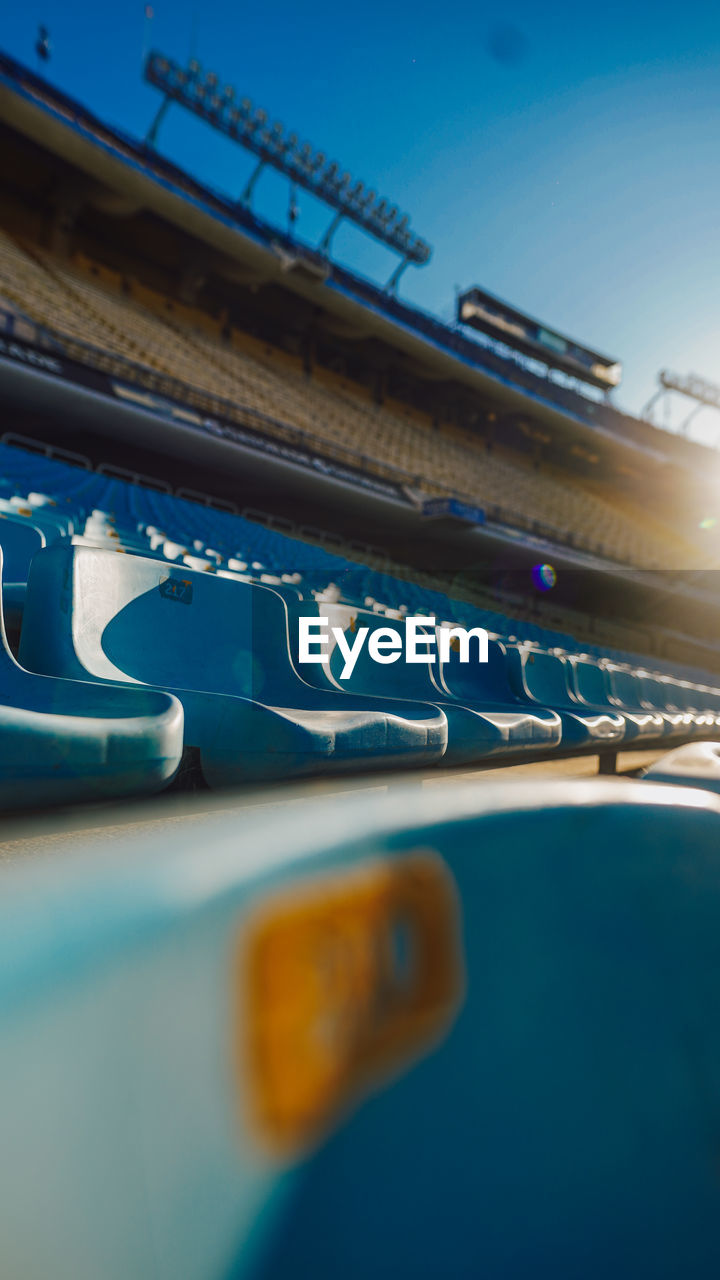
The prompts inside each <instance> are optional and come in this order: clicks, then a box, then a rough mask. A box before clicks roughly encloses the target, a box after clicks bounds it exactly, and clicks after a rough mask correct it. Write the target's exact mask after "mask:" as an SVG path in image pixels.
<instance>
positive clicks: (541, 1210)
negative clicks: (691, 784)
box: [0, 780, 720, 1280]
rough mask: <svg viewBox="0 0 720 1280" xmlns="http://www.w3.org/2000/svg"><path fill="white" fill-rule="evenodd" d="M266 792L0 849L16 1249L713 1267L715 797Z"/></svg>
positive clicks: (605, 1268)
mask: <svg viewBox="0 0 720 1280" xmlns="http://www.w3.org/2000/svg"><path fill="white" fill-rule="evenodd" d="M273 802H274V803H273V806H272V810H271V812H267V809H265V810H264V811H261V813H260V814H253V812H252V810H247V809H246V810H243V809H233V810H232V811H231V812H229V813H225V814H223V813H213V814H211V815H210V816H209V818H207V819H206V820H205V821H203V820H202V818H201V817H200V816H195V817H194V818H193V820H192V821H190V822H189V823H187V824H183V823H182V822H173V823H171V824H170V826H169V827H164V828H162V827H161V828H160V830H159V831H158V832H157V833H156V834H155V836H154V837H152V838H149V839H147V840H146V841H144V842H143V843H142V844H138V841H137V836H136V835H133V837H131V838H128V839H126V840H125V841H123V842H119V841H117V840H114V841H112V842H110V844H109V845H108V842H107V840H106V839H103V837H102V835H101V836H99V837H98V839H97V842H96V843H95V844H92V843H89V844H87V845H86V848H85V850H84V851H83V852H82V853H80V854H76V855H75V856H74V857H73V858H72V859H71V860H68V859H67V858H53V857H46V858H44V859H43V860H42V863H39V862H38V860H33V861H32V862H30V863H28V862H26V861H25V860H21V861H20V863H19V864H18V865H17V866H16V867H15V868H14V869H10V870H9V871H6V872H5V873H4V882H3V894H2V899H1V900H0V1039H1V1040H2V1054H1V1055H0V1132H2V1135H3V1159H2V1163H1V1164H0V1239H2V1242H3V1270H4V1273H5V1274H6V1275H7V1276H8V1277H13V1278H14V1277H22V1280H47V1277H50V1276H53V1277H58V1280H99V1278H100V1277H102V1280H128V1277H151V1276H152V1277H155V1276H158V1275H165V1276H171V1277H172V1280H198V1278H199V1277H202V1280H286V1278H287V1277H295V1276H297V1277H306V1276H307V1277H312V1280H338V1278H339V1277H343V1280H368V1277H370V1276H381V1277H383V1278H385V1277H392V1280H438V1278H439V1277H448V1278H450V1277H452V1278H453V1280H455V1278H456V1277H457V1278H458V1280H459V1278H460V1277H475V1276H482V1277H483V1280H528V1277H530V1276H532V1277H535V1276H537V1277H541V1276H542V1277H545V1276H552V1277H563V1278H565V1277H567V1278H570V1277H573V1278H574V1277H580V1276H582V1277H583V1280H607V1277H608V1276H611V1275H618V1274H619V1275H621V1276H622V1277H631V1276H632V1277H633V1278H634V1280H635V1278H637V1277H642V1280H656V1278H658V1277H667V1278H668V1280H669V1278H670V1277H680V1276H683V1277H684V1276H692V1277H693V1280H714V1277H716V1276H717V1275H718V1273H719V1272H720V1232H718V1203H719V1200H720V1190H719V1189H718V1179H717V1160H716V1142H715V1127H714V1119H713V1117H714V1116H715V1114H716V1109H717V1103H718V1099H719V1098H720V952H719V949H718V927H717V920H718V915H719V914H720V859H719V858H718V847H719V845H720V804H719V803H718V800H717V799H716V798H715V797H714V796H711V795H709V794H706V795H702V794H700V793H698V792H694V793H692V794H691V793H689V792H687V793H685V792H683V791H682V790H681V789H680V788H677V789H673V788H669V787H658V786H653V785H652V784H651V783H649V782H637V783H634V782H627V781H623V782H610V781H603V780H593V781H592V782H585V783H579V782H575V783H573V782H572V781H567V780H566V781H563V782H558V783H552V782H551V783H549V784H548V785H543V784H534V785H532V786H528V785H523V784H517V783H514V784H508V785H507V786H504V787H503V786H499V785H497V784H495V783H493V785H492V786H483V785H478V783H477V782H476V781H474V782H473V783H471V784H468V785H458V784H457V783H454V784H452V785H448V786H444V785H442V784H436V785H434V786H432V787H429V788H421V787H418V786H417V784H414V785H411V786H407V785H403V786H401V787H397V788H391V789H390V790H389V791H387V792H383V793H378V792H377V790H375V791H373V790H372V789H371V790H369V791H366V790H362V791H360V792H358V793H357V794H355V795H348V794H347V793H345V794H341V795H339V796H333V797H326V798H324V799H321V800H317V799H315V800H314V801H313V800H308V798H307V797H305V799H302V800H301V799H297V798H296V799H295V801H294V802H293V801H289V800H288V799H287V798H286V797H284V796H283V795H282V793H279V792H277V791H276V792H275V794H274V796H273ZM49 849H50V851H52V846H49ZM158 1259H160V1260H161V1261H160V1262H159V1261H158Z"/></svg>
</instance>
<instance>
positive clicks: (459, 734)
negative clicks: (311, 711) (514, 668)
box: [291, 603, 560, 764]
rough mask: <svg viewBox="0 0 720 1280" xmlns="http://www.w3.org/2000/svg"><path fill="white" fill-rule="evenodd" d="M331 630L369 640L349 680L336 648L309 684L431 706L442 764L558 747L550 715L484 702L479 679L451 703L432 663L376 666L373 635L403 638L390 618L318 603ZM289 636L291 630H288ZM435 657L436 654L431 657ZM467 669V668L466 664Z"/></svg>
mask: <svg viewBox="0 0 720 1280" xmlns="http://www.w3.org/2000/svg"><path fill="white" fill-rule="evenodd" d="M317 609H318V612H319V614H320V615H321V616H323V617H327V618H328V622H329V625H330V626H331V627H332V626H337V627H340V626H341V627H343V629H344V634H345V637H346V640H347V642H348V644H352V643H353V640H354V637H355V635H356V633H357V631H358V629H359V628H360V627H367V628H368V633H369V634H368V638H367V640H366V642H365V644H364V646H363V648H362V650H361V652H360V656H359V657H358V659H357V662H356V664H355V666H354V668H353V671H352V673H351V675H350V676H349V678H348V679H347V680H343V679H341V674H340V673H341V671H342V669H343V666H344V661H345V660H344V658H343V655H342V652H341V650H340V648H339V646H335V647H334V648H332V651H331V653H330V661H329V663H328V665H327V667H322V666H320V665H318V666H309V667H308V673H309V675H308V678H309V679H315V680H316V682H317V683H320V682H322V681H325V682H326V684H327V683H328V682H329V683H330V684H331V685H332V686H333V687H335V688H337V689H343V688H347V689H348V690H350V691H352V692H354V693H360V694H366V695H367V694H370V693H374V694H378V695H380V696H382V697H383V698H386V699H398V698H402V699H418V700H422V699H425V700H426V701H430V700H431V699H432V700H433V701H434V703H435V705H436V706H438V707H439V708H440V709H441V710H442V712H443V713H444V714H445V716H446V718H447V723H448V745H447V751H446V753H445V757H444V763H446V764H459V763H464V762H469V761H472V760H480V759H483V758H484V757H486V756H494V755H503V756H506V755H512V754H513V753H517V752H523V753H527V752H528V751H542V750H546V749H548V748H552V747H554V746H556V745H557V744H558V743H559V741H560V722H559V719H558V717H557V716H555V715H553V713H552V712H550V713H547V714H543V713H538V714H535V713H534V711H529V710H526V711H523V709H522V708H520V707H518V706H517V704H509V703H505V702H503V701H501V700H500V699H498V698H497V697H493V698H492V699H488V700H487V704H486V701H485V699H484V698H483V696H482V687H481V686H482V681H483V676H482V675H479V676H478V682H479V683H478V687H476V688H474V690H473V693H474V696H473V698H472V700H466V699H465V698H463V697H457V698H456V697H455V696H454V694H453V693H451V692H450V691H449V690H448V689H447V688H446V687H445V686H443V685H442V683H441V682H440V680H439V677H438V678H437V680H436V678H435V676H434V669H435V668H436V667H437V666H438V663H437V661H436V662H435V664H430V663H417V664H415V663H407V662H405V660H404V657H401V658H400V659H399V660H398V661H397V662H395V663H393V664H391V665H390V664H388V665H381V664H378V663H376V662H375V661H374V660H373V659H372V657H371V656H370V652H369V639H370V636H371V635H372V634H373V633H374V632H377V631H385V630H390V631H391V632H394V633H395V634H396V635H398V636H399V637H400V639H401V641H402V640H403V638H404V634H405V625H406V624H405V622H404V620H402V619H393V618H388V617H386V616H384V615H378V614H374V613H370V612H369V611H367V610H363V609H354V608H352V607H351V606H349V605H343V604H339V605H333V604H326V603H322V604H319V605H318V606H317ZM306 610H307V606H306V605H305V604H304V603H303V604H301V605H298V606H297V607H296V608H295V609H294V614H293V616H295V617H297V616H298V615H300V614H302V613H304V612H306ZM291 634H292V629H291ZM435 656H436V657H437V654H436V655H435ZM468 665H470V664H468ZM472 666H473V668H474V669H475V670H477V671H481V670H482V668H483V664H479V663H477V662H474V663H473V664H472Z"/></svg>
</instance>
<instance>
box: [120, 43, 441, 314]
mask: <svg viewBox="0 0 720 1280" xmlns="http://www.w3.org/2000/svg"><path fill="white" fill-rule="evenodd" d="M145 79H146V80H147V81H148V82H149V83H150V84H152V85H154V86H155V87H156V88H157V89H160V91H161V92H162V93H163V94H164V97H163V101H162V103H161V104H160V108H159V110H158V111H157V113H156V115H155V118H154V120H153V122H152V124H151V126H150V129H149V130H148V134H147V137H146V139H145V142H146V144H147V145H148V146H152V147H154V146H155V142H156V140H157V134H158V129H159V127H160V123H161V121H162V119H163V117H164V115H165V113H166V112H167V109H168V107H169V106H170V104H171V103H172V102H177V103H179V104H180V106H183V107H186V108H187V109H188V110H189V111H192V112H193V113H194V114H195V115H197V116H199V117H200V118H201V119H202V120H205V121H206V122H207V123H208V124H210V125H212V126H213V128H215V129H218V130H219V131H220V132H221V133H224V134H225V135H226V136H227V137H229V138H232V139H233V141H234V142H238V143H239V144H240V145H241V146H243V147H245V148H246V149H247V150H248V151H250V152H252V154H253V155H255V156H257V159H258V163H257V165H256V166H255V169H254V170H253V172H252V173H251V175H250V177H249V179H248V181H247V183H246V186H245V189H244V191H243V193H242V196H241V197H240V203H241V204H243V205H246V206H248V207H249V206H250V204H251V201H252V196H253V192H254V190H255V185H256V183H257V180H258V178H259V177H260V174H261V173H262V172H263V170H264V169H265V168H266V167H267V166H268V165H270V166H271V167H272V168H274V169H277V170H279V172H280V173H282V174H284V175H285V177H287V178H288V179H289V180H290V182H291V184H293V186H297V187H303V188H304V189H305V190H306V191H309V192H310V193H311V194H312V195H314V196H316V197H317V198H318V199H319V200H322V201H323V202H324V203H325V204H327V205H329V206H330V208H332V209H334V210H335V214H334V217H333V219H332V222H331V223H330V225H329V227H328V229H327V231H326V232H325V235H324V236H323V238H322V240H321V241H320V245H319V248H320V250H321V252H322V253H329V251H330V247H331V244H332V240H333V236H334V235H335V232H336V231H337V229H338V227H339V226H340V223H341V222H343V221H344V220H345V219H348V221H350V222H354V223H355V224H356V225H357V226H359V227H361V228H362V230H363V231H366V232H368V234H369V235H371V236H374V238H375V239H376V240H380V241H381V242H382V243H383V244H386V245H387V246H388V248H390V249H393V250H395V252H396V253H399V254H400V255H401V260H400V263H399V264H398V266H397V267H396V268H395V270H394V271H393V273H392V275H391V277H390V279H389V280H388V282H387V285H386V288H387V289H388V290H394V289H395V288H396V287H397V284H398V281H399V279H400V276H401V275H402V273H403V271H404V270H405V269H406V267H408V266H410V265H411V264H413V265H415V266H424V265H425V263H426V262H428V261H429V259H430V255H431V253H432V249H431V248H430V245H429V244H427V243H426V241H425V240H421V239H420V237H419V236H416V235H415V234H414V232H412V231H411V230H410V219H409V217H408V215H407V214H406V213H400V210H399V209H398V208H397V207H396V206H395V205H392V204H391V203H390V201H389V200H386V199H384V198H382V199H379V200H378V198H377V194H376V192H375V191H372V190H369V189H367V188H366V187H365V185H364V183H362V182H354V181H353V179H352V178H351V176H350V174H349V173H345V172H343V170H342V166H341V165H339V164H338V163H337V161H336V160H331V161H328V159H327V157H326V156H325V154H324V153H323V152H322V151H316V150H315V149H314V147H312V146H311V145H310V143H309V142H300V141H299V140H298V136H297V134H296V133H286V132H285V129H284V126H283V125H282V124H280V123H278V122H275V123H273V124H271V123H270V117H269V115H268V113H267V111H264V110H263V109H262V108H260V107H254V106H253V104H252V102H251V101H250V99H249V98H238V97H237V94H236V91H235V89H234V88H233V87H232V86H231V85H224V86H222V87H221V85H220V81H219V79H218V77H217V76H216V75H215V73H214V72H213V71H208V72H203V70H202V68H201V66H200V64H199V63H198V62H197V61H195V60H194V59H193V60H192V61H190V62H189V63H188V65H187V67H182V66H180V64H179V63H177V62H174V61H173V60H172V59H171V58H166V57H165V56H164V55H163V54H161V53H157V52H152V53H150V54H148V57H147V59H146V61H145Z"/></svg>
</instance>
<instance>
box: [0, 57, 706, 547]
mask: <svg viewBox="0 0 720 1280" xmlns="http://www.w3.org/2000/svg"><path fill="white" fill-rule="evenodd" d="M0 121H2V133H1V134H0V140H1V144H2V147H3V149H4V152H5V154H6V159H7V163H6V164H5V166H4V168H5V172H6V173H7V174H12V178H11V179H10V180H9V181H8V183H7V186H6V189H5V192H4V196H3V221H4V222H5V224H6V226H9V229H10V231H11V233H12V236H11V237H10V238H8V237H5V238H4V239H3V242H2V270H3V295H4V297H5V300H6V303H8V304H9V307H8V308H6V310H8V313H9V315H10V319H9V320H8V327H9V328H11V329H12V330H13V331H14V332H15V333H20V334H21V335H22V331H23V325H25V334H26V336H27V332H28V331H27V324H26V321H27V318H28V317H29V318H30V319H31V320H32V321H33V322H34V324H35V329H34V331H33V330H32V329H31V330H30V334H31V336H34V337H35V338H36V340H38V341H40V343H41V344H42V343H47V342H50V343H53V342H54V343H55V344H56V345H57V344H58V343H59V344H60V346H61V347H62V348H63V349H64V350H65V351H66V352H68V353H69V354H70V355H72V356H73V357H74V358H75V359H76V360H78V361H80V362H82V363H84V364H88V365H91V366H94V367H96V368H98V367H99V368H108V367H111V369H112V370H113V371H114V372H115V373H116V374H117V375H118V376H120V377H123V378H124V379H125V380H127V381H131V382H138V381H139V382H140V383H141V385H143V386H144V387H145V388H148V389H151V390H159V391H161V392H163V393H164V394H166V395H168V396H170V397H172V398H173V399H174V400H175V401H179V402H180V403H181V404H187V405H192V406H194V407H195V408H197V409H200V410H201V411H204V413H205V414H208V413H212V414H215V415H219V416H220V417H224V418H225V419H230V420H231V421H235V422H238V421H240V422H242V423H244V424H246V425H251V426H253V427H255V428H256V429H259V430H260V431H261V432H263V433H264V434H270V435H272V436H275V437H276V438H278V437H279V438H280V439H283V440H285V441H288V442H290V441H294V442H297V440H298V438H304V439H305V440H306V441H308V442H309V443H310V445H311V446H312V448H313V449H314V451H315V453H320V454H321V455H324V456H331V457H335V458H340V459H341V460H342V461H344V462H345V463H348V464H349V465H351V466H355V467H356V468H357V470H358V473H359V472H360V471H365V472H367V471H369V472H370V473H372V474H374V475H375V476H376V477H380V478H384V479H385V480H388V481H392V482H394V483H395V484H396V485H397V486H404V487H405V488H406V489H407V486H408V485H409V486H411V487H413V488H414V489H415V491H418V490H419V491H420V492H421V493H422V492H425V493H455V494H459V495H460V496H462V497H463V498H465V499H466V500H468V499H469V500H470V501H472V502H475V503H476V504H479V505H482V506H483V508H484V509H485V511H486V512H487V513H488V514H489V515H490V516H491V518H494V519H496V520H499V521H501V522H504V523H505V524H509V525H515V526H516V527H519V528H521V529H526V530H527V529H529V530H531V531H533V532H535V533H542V534H543V535H544V536H545V537H546V538H548V539H549V540H550V541H551V542H554V543H563V542H565V543H568V542H569V543H570V545H572V546H574V547H579V548H584V549H586V550H588V551H590V552H591V553H593V554H594V555H597V556H600V557H602V558H604V559H609V560H611V561H615V562H619V563H621V564H634V565H641V566H646V567H679V568H686V567H689V566H691V567H705V566H707V565H709V564H713V563H714V562H715V557H714V556H713V555H712V551H711V549H709V548H708V547H707V546H706V545H705V544H706V543H707V541H708V539H707V537H706V536H705V537H702V538H700V539H698V538H697V530H696V524H697V516H696V506H697V505H698V501H699V500H700V502H701V505H702V499H699V497H698V495H699V493H700V492H701V491H702V490H703V485H705V487H706V491H708V494H709V490H710V488H711V485H712V481H713V474H712V473H713V471H717V461H716V459H715V457H714V455H712V454H710V453H709V452H708V451H707V450H704V449H701V448H699V447H695V446H692V445H691V444H690V443H689V442H686V441H679V440H677V439H676V438H674V437H671V436H668V435H666V434H664V433H661V432H658V431H656V430H655V429H654V428H651V427H649V426H648V424H645V423H642V422H639V421H637V420H634V419H630V418H628V417H626V416H625V415H623V414H621V413H619V412H618V411H617V410H616V409H614V408H613V406H611V405H610V404H609V403H607V402H600V401H598V400H594V399H591V398H589V396H587V395H585V394H583V393H582V392H581V390H578V389H573V388H571V387H569V386H560V385H559V384H558V383H557V382H555V381H553V380H551V379H550V378H549V377H546V378H543V377H541V376H539V375H538V374H537V373H536V372H533V371H532V370H530V369H529V368H527V367H526V366H525V365H524V364H523V363H521V362H520V361H519V360H518V359H517V358H512V355H511V354H504V355H503V354H501V353H500V352H499V350H497V349H493V350H491V349H490V348H489V347H488V346H483V345H481V344H480V343H478V342H476V341H474V340H472V339H470V338H468V337H467V336H465V335H464V334H462V333H461V332H458V331H457V329H455V328H453V327H451V326H448V325H445V324H443V323H442V322H441V321H439V320H438V319H436V318H435V317H433V316H430V315H428V314H427V313H425V312H423V311H421V310H419V309H418V308H416V307H412V306H410V305H409V304H407V303H405V302H403V301H401V300H400V299H398V298H397V297H394V296H392V295H390V294H388V293H387V292H385V291H383V290H381V289H379V288H378V287H377V286H375V285H374V284H372V283H371V282H369V281H367V280H364V279H362V278H361V277H359V276H357V275H355V274H353V273H352V272H350V271H348V270H347V269H346V268H344V267H340V266H339V265H338V264H336V263H334V262H331V261H330V260H329V259H328V258H326V257H324V256H323V255H321V254H319V253H318V252H317V251H316V250H313V249H310V248H308V246H306V245H302V244H301V243H300V242H298V241H297V240H293V239H292V238H290V237H289V236H287V235H286V234H285V233H283V232H281V231H280V230H278V229H277V228H275V227H272V226H270V225H269V224H267V223H266V222H264V221H262V220H261V219H259V218H258V217H257V216H255V215H254V214H253V213H252V212H251V211H250V210H248V209H247V208H244V207H242V206H239V205H238V204H237V203H236V202H234V201H231V200H229V199H228V198H227V197H225V196H223V195H221V194H219V193H217V192H215V191H212V190H210V189H209V188H208V187H206V186H203V185H202V184H200V183H198V182H197V181H196V180H195V179H193V178H192V177H191V176H189V175H188V174H187V173H185V172H183V171H182V170H180V169H179V168H178V167H177V166H175V165H173V164H172V163H170V162H169V161H167V160H165V159H164V158H162V157H161V156H159V155H158V154H157V153H156V152H155V151H154V150H153V149H152V148H148V147H147V146H146V145H144V144H141V143H138V142H137V141H135V140H133V139H131V138H129V137H127V136H126V135H124V134H123V133H121V132H120V131H118V130H115V129H111V128H109V127H108V126H106V125H104V124H103V123H102V122H100V121H98V120H97V119H96V118H95V117H94V116H93V115H92V114H91V113H90V112H88V111H87V110H86V109H85V108H84V107H82V106H81V105H80V104H79V103H77V102H76V101H74V100H72V99H70V98H68V97H67V96H66V95H64V94H61V93H59V92H58V91H57V90H55V89H54V88H52V87H51V86H50V85H49V84H47V83H46V82H45V81H43V80H42V79H40V78H39V77H37V76H36V75H34V74H33V73H32V72H30V71H28V70H27V69H26V68H24V67H22V66H20V65H19V64H18V63H16V62H14V61H13V60H12V59H9V58H7V57H4V56H0ZM18 158H21V159H22V163H17V160H18ZM13 161H16V163H13ZM18 230H20V231H21V232H22V234H23V237H24V241H23V246H24V247H23V246H21V244H20V243H19V242H18V237H17V233H18ZM38 326H39V328H38ZM253 339H254V340H255V343H256V345H255V346H254V347H253V345H252V340H253ZM258 340H259V341H260V342H261V343H262V347H260V348H259V347H258V346H257V341H258ZM248 342H250V346H248ZM239 347H242V348H243V350H242V351H241V350H239ZM269 357H270V358H269ZM288 357H289V358H288ZM108 362H110V364H109V363H108ZM269 366H270V367H269ZM311 373H312V374H313V376H312V377H309V376H308V375H309V374H311ZM338 375H340V377H338ZM708 464H709V465H708ZM678 468H682V469H683V471H684V472H685V473H687V474H688V475H691V476H692V480H691V481H689V482H687V483H685V484H682V483H681V484H680V485H678V483H677V478H678ZM701 471H702V472H704V473H705V475H704V480H701V479H699V478H698V476H699V473H700V472H701ZM686 490H687V492H686ZM638 498H640V501H638ZM709 500H710V499H709V497H708V501H709ZM671 504H672V518H670V515H669V510H670V506H671ZM709 551H710V554H708V552H709Z"/></svg>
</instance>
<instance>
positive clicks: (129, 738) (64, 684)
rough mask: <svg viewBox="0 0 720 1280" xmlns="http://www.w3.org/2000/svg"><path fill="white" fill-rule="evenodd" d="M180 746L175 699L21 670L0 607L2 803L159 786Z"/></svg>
mask: <svg viewBox="0 0 720 1280" xmlns="http://www.w3.org/2000/svg"><path fill="white" fill-rule="evenodd" d="M1 567H2V554H1V553H0V578H1ZM182 750H183V711H182V706H181V705H180V703H179V701H178V699H177V698H174V697H171V696H170V695H168V694H166V693H161V692H157V691H155V690H152V689H139V688H135V687H132V686H131V687H128V686H127V685H124V686H120V687H107V688H100V687H99V686H98V685H96V684H91V683H90V682H85V683H80V682H78V681H75V680H66V679H62V678H55V677H52V676H44V675H36V674H34V673H31V672H29V671H26V670H24V669H23V668H22V667H21V666H20V665H19V664H18V663H17V662H16V661H15V658H14V657H13V655H12V653H11V652H10V649H9V646H8V642H7V638H6V635H5V627H4V623H3V619H2V613H1V612H0V808H1V809H8V808H13V807H17V806H35V805H39V804H44V803H48V802H55V803H63V804H64V803H70V802H72V801H75V800H94V799H105V798H108V797H115V796H126V795H141V794H143V793H146V792H153V791H160V790H161V789H162V788H163V787H165V786H167V785H168V784H169V783H170V782H171V780H172V778H173V776H174V775H175V773H176V771H177V768H178V765H179V764H180V760H181V757H182Z"/></svg>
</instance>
